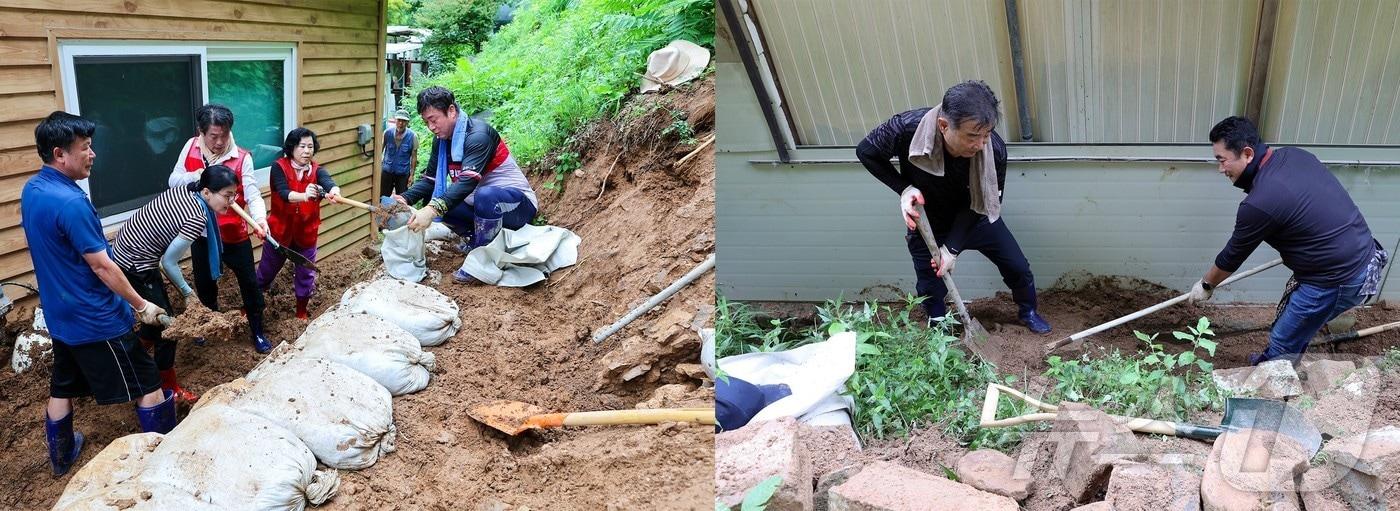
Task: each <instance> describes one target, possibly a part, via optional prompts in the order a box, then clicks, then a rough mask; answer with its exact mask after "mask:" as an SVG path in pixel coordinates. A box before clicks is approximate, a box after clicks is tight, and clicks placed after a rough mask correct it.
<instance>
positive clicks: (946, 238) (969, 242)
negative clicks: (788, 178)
mask: <svg viewBox="0 0 1400 511" xmlns="http://www.w3.org/2000/svg"><path fill="white" fill-rule="evenodd" d="M999 103H1000V102H999V101H998V100H997V97H996V94H995V93H993V92H992V89H991V87H988V86H987V84H986V83H985V82H983V81H981V80H969V81H966V82H962V83H959V84H957V85H954V86H953V87H952V88H950V89H948V91H947V92H945V93H944V94H943V102H942V103H941V104H939V105H938V106H934V107H933V108H920V109H915V110H910V111H908V112H904V113H901V114H897V115H895V116H894V117H891V118H890V120H888V121H885V123H884V124H881V125H879V126H876V127H875V129H874V130H872V131H871V132H870V135H867V136H866V137H865V140H862V141H861V142H860V145H858V146H856V156H857V157H858V158H860V162H861V164H863V165H865V169H866V170H868V171H870V173H871V174H872V175H874V176H875V178H876V179H879V180H880V182H881V183H884V184H885V186H888V187H890V189H891V190H894V191H895V193H898V194H899V208H900V210H901V212H902V213H903V215H904V223H905V225H906V226H908V227H909V231H908V233H907V234H905V236H904V238H905V241H906V243H907V244H908V245H909V254H910V255H911V256H913V258H914V274H915V275H916V276H917V278H918V282H917V284H916V290H917V291H918V294H919V296H922V297H925V298H926V299H925V300H924V302H923V307H924V311H925V312H927V313H928V316H929V318H940V317H942V316H944V315H945V314H947V311H948V308H947V305H946V304H944V302H943V298H944V295H946V294H947V293H948V288H947V287H946V286H944V285H943V280H942V279H941V277H942V276H943V274H944V273H951V272H952V271H953V266H954V265H955V264H956V262H957V257H958V255H959V254H961V253H962V252H963V251H965V250H976V251H978V252H981V253H982V255H984V256H986V257H987V259H990V260H991V261H992V263H993V264H995V265H996V266H997V270H999V271H1000V272H1001V278H1002V281H1003V282H1006V286H1007V287H1009V288H1011V296H1012V298H1013V299H1014V300H1015V301H1016V307H1017V318H1019V319H1020V321H1021V324H1023V325H1025V326H1026V328H1028V329H1030V330H1031V331H1032V332H1035V333H1037V334H1045V333H1049V332H1050V323H1048V322H1046V321H1045V319H1044V318H1041V317H1040V314H1038V313H1036V298H1035V278H1034V276H1032V275H1031V265H1030V262H1029V261H1027V260H1026V256H1025V255H1024V254H1022V253H1021V247H1020V245H1018V244H1017V243H1016V238H1015V237H1014V236H1012V235H1011V230H1010V228H1008V227H1007V225H1006V220H1005V219H1004V218H1002V217H1001V192H1002V187H1003V186H1004V185H1005V184H1006V142H1005V141H1003V140H1002V139H1001V137H1000V136H999V135H997V134H996V132H994V131H993V129H995V128H996V126H997V121H998V120H999V118H1000V113H999V112H998V110H997V107H998V105H999ZM891 158H898V159H899V167H898V168H895V166H894V164H892V163H890V159H891ZM915 204H925V206H924V207H925V209H926V211H927V212H928V215H929V219H928V220H929V225H930V226H931V227H932V228H933V233H934V237H936V238H937V239H938V241H940V242H942V245H941V246H940V247H938V248H939V254H938V255H937V256H935V255H934V254H932V253H930V251H929V249H928V246H927V245H926V244H925V243H924V240H923V237H922V236H920V235H919V232H918V229H917V228H916V224H915V218H917V217H918V213H917V212H915V211H914V205H915Z"/></svg>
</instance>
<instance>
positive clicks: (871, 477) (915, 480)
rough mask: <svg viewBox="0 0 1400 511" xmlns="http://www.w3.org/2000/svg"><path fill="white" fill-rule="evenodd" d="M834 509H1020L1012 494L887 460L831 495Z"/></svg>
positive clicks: (923, 510) (834, 510) (935, 510)
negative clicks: (979, 487)
mask: <svg viewBox="0 0 1400 511" xmlns="http://www.w3.org/2000/svg"><path fill="white" fill-rule="evenodd" d="M829 499H830V500H829V501H828V502H829V503H830V507H829V509H831V510H832V511H915V510H919V511H968V510H973V509H976V510H978V511H1018V510H1019V509H1020V506H1018V505H1017V504H1016V501H1014V500H1011V499H1010V498H1009V497H1003V496H1001V495H996V494H992V493H987V492H984V491H982V490H978V489H977V488H973V487H971V486H968V485H966V484H962V483H959V482H955V481H949V480H947V479H944V478H942V477H937V476H934V475H931V474H926V473H923V472H920V471H918V470H914V469H912V468H906V467H902V466H899V465H896V464H893V463H890V462H887V461H877V462H875V463H872V464H870V465H868V466H866V467H865V469H863V470H861V471H860V473H858V474H856V475H854V476H852V477H851V478H850V479H848V480H847V481H846V482H845V483H842V484H840V485H837V486H836V487H833V488H832V489H831V491H830V495H829Z"/></svg>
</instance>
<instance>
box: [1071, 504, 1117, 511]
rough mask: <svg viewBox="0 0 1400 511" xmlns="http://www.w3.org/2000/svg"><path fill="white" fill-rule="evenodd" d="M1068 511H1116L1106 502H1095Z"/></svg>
mask: <svg viewBox="0 0 1400 511" xmlns="http://www.w3.org/2000/svg"><path fill="white" fill-rule="evenodd" d="M1070 511H1116V509H1115V508H1114V507H1113V504H1109V503H1108V502H1095V503H1093V504H1086V505H1083V506H1079V507H1076V508H1074V509H1071V510H1070Z"/></svg>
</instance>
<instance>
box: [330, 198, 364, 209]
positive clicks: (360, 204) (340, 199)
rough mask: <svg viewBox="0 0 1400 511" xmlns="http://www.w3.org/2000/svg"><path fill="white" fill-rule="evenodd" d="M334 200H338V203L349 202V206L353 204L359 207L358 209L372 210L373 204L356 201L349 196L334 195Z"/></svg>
mask: <svg viewBox="0 0 1400 511" xmlns="http://www.w3.org/2000/svg"><path fill="white" fill-rule="evenodd" d="M335 201H336V202H338V203H341V204H349V205H351V206H355V207H357V208H360V209H363V210H365V211H374V206H371V205H369V204H365V203H363V202H360V201H357V200H355V199H351V198H349V197H336V198H335Z"/></svg>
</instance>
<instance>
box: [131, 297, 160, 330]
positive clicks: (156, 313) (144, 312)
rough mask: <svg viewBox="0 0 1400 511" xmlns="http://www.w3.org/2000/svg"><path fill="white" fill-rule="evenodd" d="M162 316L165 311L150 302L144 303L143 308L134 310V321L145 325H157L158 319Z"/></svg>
mask: <svg viewBox="0 0 1400 511" xmlns="http://www.w3.org/2000/svg"><path fill="white" fill-rule="evenodd" d="M164 314H165V309H162V308H160V306H159V305H156V304H154V303H151V301H150V300H147V301H146V305H145V306H144V307H142V308H140V309H136V319H137V320H139V321H141V322H142V323H145V324H147V325H159V324H160V317H161V316H162V315H164Z"/></svg>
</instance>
